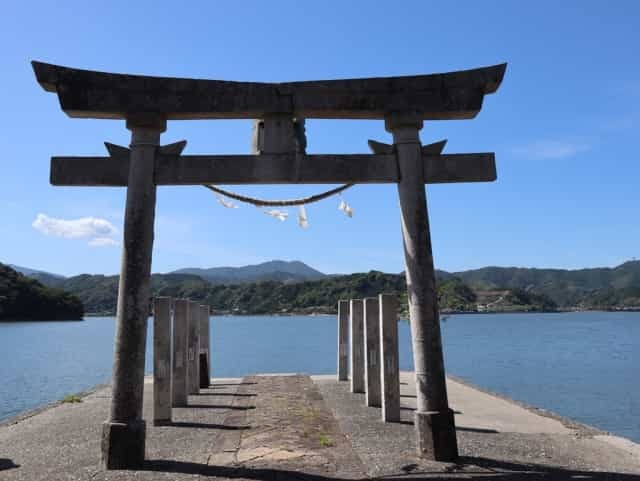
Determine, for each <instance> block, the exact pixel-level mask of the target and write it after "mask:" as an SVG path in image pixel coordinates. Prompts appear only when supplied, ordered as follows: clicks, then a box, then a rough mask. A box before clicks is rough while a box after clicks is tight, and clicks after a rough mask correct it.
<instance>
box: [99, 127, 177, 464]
mask: <svg viewBox="0 0 640 481" xmlns="http://www.w3.org/2000/svg"><path fill="white" fill-rule="evenodd" d="M127 128H128V129H129V130H131V152H130V157H129V159H130V162H129V180H128V184H127V200H126V208H125V215H124V239H123V243H122V264H121V270H120V283H119V288H118V311H117V315H116V334H115V346H114V356H113V383H112V384H113V395H112V399H111V409H110V413H109V420H108V421H106V422H105V423H104V425H103V429H102V443H101V448H102V464H103V466H104V467H106V468H107V469H126V468H136V467H140V466H142V463H143V462H144V452H145V422H144V420H143V419H142V396H143V391H144V360H145V346H146V340H147V318H148V317H149V307H150V304H149V301H150V299H149V284H150V276H151V254H152V249H153V222H154V217H155V207H156V186H155V184H154V180H153V179H154V166H155V158H156V153H157V151H158V145H159V143H160V134H161V133H162V132H164V130H165V128H166V121H165V120H164V119H162V118H159V117H144V116H140V117H133V116H131V117H130V118H129V119H128V120H127Z"/></svg>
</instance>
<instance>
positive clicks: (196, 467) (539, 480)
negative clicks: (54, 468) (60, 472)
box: [141, 456, 640, 481]
mask: <svg viewBox="0 0 640 481" xmlns="http://www.w3.org/2000/svg"><path fill="white" fill-rule="evenodd" d="M406 468H408V469H403V471H404V473H405V474H396V475H394V477H393V479H396V480H412V481H422V480H424V481H427V480H437V479H449V480H453V479H461V477H462V478H463V479H465V480H485V481H490V480H499V481H520V480H525V481H561V480H562V481H564V480H571V479H585V480H589V481H640V475H637V474H624V473H615V472H606V471H581V470H573V469H564V468H558V467H550V466H542V465H537V464H524V463H515V462H505V461H498V460H495V459H488V458H477V457H471V456H463V457H461V458H460V460H459V462H458V463H457V464H455V465H449V466H447V468H446V470H438V471H436V470H429V471H420V470H419V469H420V467H419V466H418V465H408V466H407V467H406ZM474 468H481V469H483V470H482V471H479V470H478V469H474ZM141 470H142V471H150V472H157V473H180V474H187V475H200V476H210V477H218V478H228V479H251V480H255V481H282V480H297V481H301V480H304V481H369V480H371V479H372V478H361V479H356V478H349V479H347V478H342V477H333V476H324V475H320V474H312V473H305V472H301V471H293V470H286V469H277V468H245V467H232V466H211V465H207V464H200V463H191V462H184V461H170V460H161V459H157V460H154V459H150V460H147V461H145V463H144V465H143V467H142V468H141Z"/></svg>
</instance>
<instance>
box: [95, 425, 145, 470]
mask: <svg viewBox="0 0 640 481" xmlns="http://www.w3.org/2000/svg"><path fill="white" fill-rule="evenodd" d="M145 436H146V423H145V422H144V421H143V420H141V419H140V420H136V421H132V422H128V423H118V422H111V421H107V422H105V423H104V424H103V425H102V446H101V447H102V465H103V466H104V467H105V468H106V469H131V468H139V467H141V466H142V464H143V463H144V451H145Z"/></svg>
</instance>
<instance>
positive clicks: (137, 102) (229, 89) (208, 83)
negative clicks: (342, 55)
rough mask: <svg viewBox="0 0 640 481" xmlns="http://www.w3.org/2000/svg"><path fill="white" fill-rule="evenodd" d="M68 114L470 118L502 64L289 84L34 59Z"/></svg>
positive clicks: (176, 117)
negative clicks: (138, 72)
mask: <svg viewBox="0 0 640 481" xmlns="http://www.w3.org/2000/svg"><path fill="white" fill-rule="evenodd" d="M32 65H33V69H34V72H35V75H36V79H37V81H38V82H39V83H40V85H41V86H42V87H43V88H44V89H45V90H46V91H48V92H56V93H57V94H58V98H59V101H60V105H61V107H62V110H64V111H65V112H66V113H67V114H68V115H69V116H71V117H80V118H102V119H123V118H127V116H128V113H129V112H157V113H161V114H162V115H163V116H164V117H165V118H166V119H168V120H180V119H216V118H218V119H220V118H226V119H231V118H236V119H239V118H245V119H260V118H264V117H265V115H267V114H284V113H286V114H290V115H292V116H295V117H298V118H328V119H332V118H340V119H353V118H355V119H382V118H384V117H385V115H386V114H388V113H389V112H399V111H407V110H417V111H420V112H421V114H420V115H421V118H422V119H425V120H426V119H431V120H445V119H467V118H473V117H474V116H475V115H476V114H477V113H478V112H479V111H480V108H481V107H482V100H483V98H484V95H485V94H491V93H493V92H495V91H496V90H497V88H498V87H499V85H500V83H501V82H502V78H503V76H504V72H505V69H506V64H501V65H495V66H491V67H484V68H479V69H474V70H463V71H457V72H450V73H442V74H431V75H415V76H407V77H380V78H361V79H345V80H317V81H308V82H289V83H258V82H229V81H221V80H195V79H180V78H166V77H149V76H140V75H122V74H113V73H104V72H94V71H90V70H80V69H73V68H67V67H61V66H58V65H51V64H46V63H41V62H36V61H34V62H32Z"/></svg>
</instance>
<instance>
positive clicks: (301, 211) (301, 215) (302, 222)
mask: <svg viewBox="0 0 640 481" xmlns="http://www.w3.org/2000/svg"><path fill="white" fill-rule="evenodd" d="M298 225H299V226H300V227H302V228H303V229H306V228H307V227H309V218H308V217H307V211H306V209H305V208H304V205H301V206H299V208H298Z"/></svg>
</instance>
